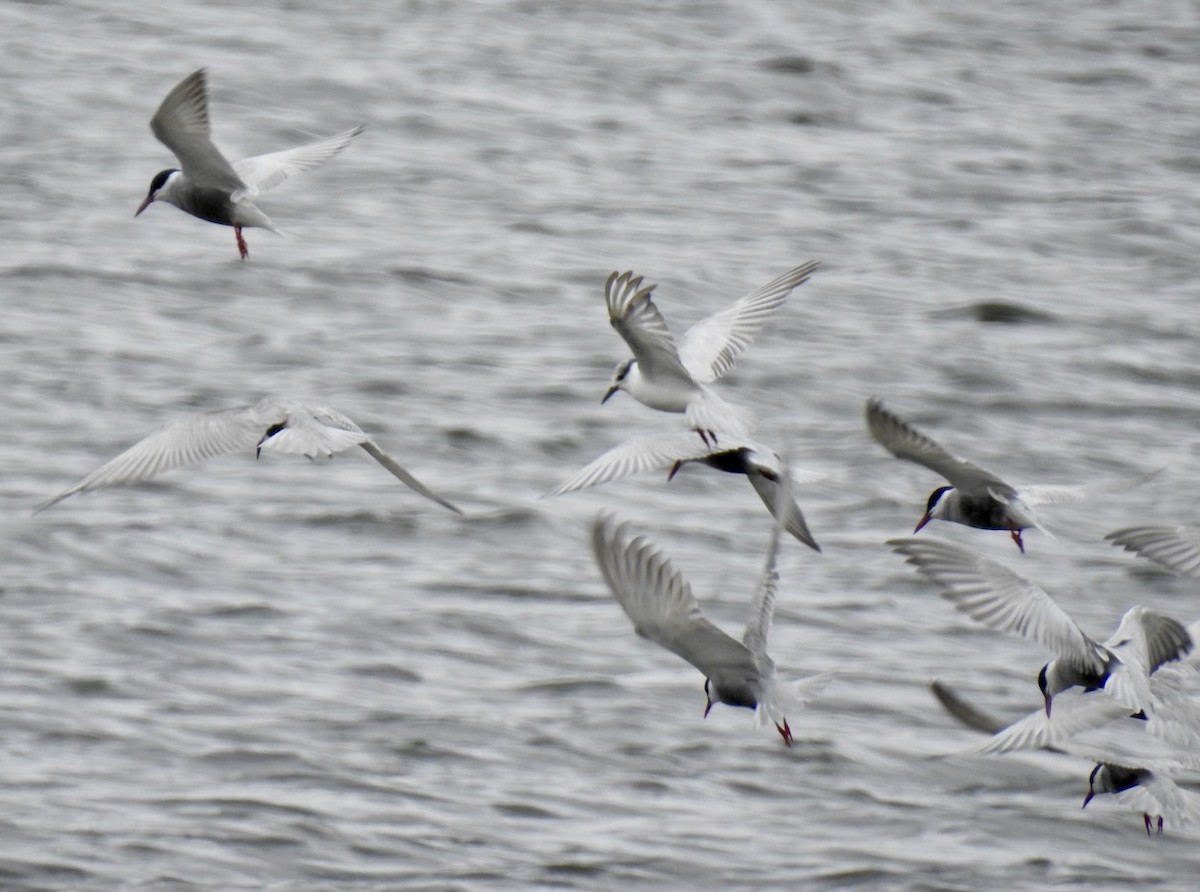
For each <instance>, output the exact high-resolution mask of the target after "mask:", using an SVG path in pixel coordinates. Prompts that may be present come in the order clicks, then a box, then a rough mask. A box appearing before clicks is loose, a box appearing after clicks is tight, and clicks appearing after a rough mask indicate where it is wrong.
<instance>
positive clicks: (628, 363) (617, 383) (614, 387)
mask: <svg viewBox="0 0 1200 892" xmlns="http://www.w3.org/2000/svg"><path fill="white" fill-rule="evenodd" d="M635 365H637V360H636V359H632V358H630V359H626V360H625V361H624V362H622V363H620V364H619V365H618V366H617V367H616V369H615V370H613V376H612V381H610V382H609V385H608V390H607V391H606V392H605V394H604V399H602V400H600V405H604V404H605V403H607V402H608V399H609V397H611V396H612V395H613V394H614V393H616V392H617V391H618V390H620V389H621V388H622V386H623V385H624V384H625V379H626V378H628V377H629V373H630V372H631V371H632V370H633V367H634V366H635Z"/></svg>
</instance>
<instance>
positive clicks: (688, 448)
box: [546, 431, 823, 551]
mask: <svg viewBox="0 0 1200 892" xmlns="http://www.w3.org/2000/svg"><path fill="white" fill-rule="evenodd" d="M693 462H694V463H697V464H703V465H708V466H709V467H710V468H715V469H717V470H718V471H725V472H727V473H730V474H742V475H744V476H745V477H746V479H747V480H749V481H750V485H751V486H752V487H754V491H755V492H756V493H758V496H759V498H760V499H762V501H763V504H764V505H766V506H767V510H768V511H770V512H771V514H772V516H774V517H775V518H776V519H777V520H778V521H779V522H780V523H782V524H783V527H784V529H786V530H787V531H788V532H789V533H791V534H792V535H793V536H795V537H796V538H797V539H798V540H800V541H801V542H803V543H804V544H805V545H807V546H808V547H809V548H812V549H814V550H816V551H820V550H821V546H819V545H818V544H817V541H816V539H814V538H813V536H812V533H810V532H809V530H808V524H807V523H806V522H805V520H804V514H803V513H802V512H801V511H800V506H799V505H797V504H796V500H795V499H794V498H792V496H791V495H790V493H789V494H787V495H786V497H785V496H784V494H783V492H782V490H781V487H780V482H781V480H782V479H783V474H784V469H783V462H782V460H781V459H780V457H779V456H778V455H777V454H776V453H775V452H773V451H772V450H770V449H768V448H766V447H764V446H762V445H760V444H757V443H754V442H752V441H750V440H744V439H741V438H738V437H729V436H723V437H722V438H721V445H720V446H712V445H708V444H705V443H703V442H701V441H700V439H699V438H698V437H696V435H695V434H694V433H693V432H692V431H670V432H669V433H665V434H651V435H649V436H645V437H634V438H633V439H630V440H626V441H625V442H624V443H621V444H619V445H617V446H614V447H613V448H612V449H610V450H608V452H605V453H604V454H603V455H601V456H600V457H599V458H597V459H595V460H594V461H592V462H591V463H590V464H588V465H587V466H586V467H584V468H583V470H581V471H580V472H579V473H577V474H576V475H575V476H573V477H572V478H571V479H570V480H568V481H566V482H565V483H563V484H561V485H560V486H558V487H556V488H555V489H553V490H551V491H550V492H548V493H546V495H547V496H557V495H562V494H564V493H568V492H574V491H576V490H579V489H585V488H587V487H589V486H597V485H599V484H601V483H608V482H610V481H612V480H620V479H621V478H623V477H629V476H632V475H634V474H640V473H643V472H645V471H652V470H658V469H666V468H669V469H670V473H669V474H668V476H667V479H668V480H671V479H673V478H674V477H675V475H676V474H677V473H678V472H679V470H680V469H681V468H682V467H683V466H684V465H685V464H689V463H693ZM822 476H823V475H820V474H809V473H803V472H797V471H796V470H795V469H792V471H791V473H790V477H791V480H792V481H793V482H797V481H812V480H818V479H820V478H821V477H822ZM789 489H790V488H789Z"/></svg>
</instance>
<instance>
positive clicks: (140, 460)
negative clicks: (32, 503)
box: [34, 401, 286, 512]
mask: <svg viewBox="0 0 1200 892" xmlns="http://www.w3.org/2000/svg"><path fill="white" fill-rule="evenodd" d="M268 405H274V404H268V403H267V402H266V401H264V402H263V403H259V404H258V405H255V406H242V407H240V408H236V409H221V410H219V411H216V412H207V413H205V414H203V415H193V416H189V417H187V418H177V419H176V420H174V421H172V422H170V423H168V424H166V425H164V426H163V427H161V428H159V429H158V430H157V431H155V432H154V433H152V434H151V435H150V436H148V437H146V438H145V439H144V440H141V441H140V442H138V443H135V444H134V445H133V446H130V447H129V448H128V449H126V450H125V451H124V452H122V453H121V454H120V455H118V456H117V457H116V458H114V459H112V460H111V461H109V462H108V463H106V464H104V465H102V466H101V467H99V468H97V469H96V470H95V471H92V473H90V474H88V475H87V476H86V477H84V478H83V479H82V480H80V481H79V482H78V483H76V484H75V485H74V486H72V487H70V488H69V489H65V490H63V491H62V492H60V493H59V494H58V495H56V496H55V497H54V498H52V499H49V500H48V501H45V502H42V503H41V504H40V505H38V506H37V508H36V509H34V510H35V512H37V511H43V510H45V509H46V508H49V507H50V506H51V505H54V504H55V503H57V502H61V501H62V500H63V499H65V498H66V497H67V496H70V495H74V494H75V493H77V492H88V491H89V490H93V489H100V488H102V487H106V486H127V485H130V484H133V483H140V482H142V481H144V480H149V479H150V478H151V477H154V476H156V475H158V474H161V473H163V472H164V471H169V470H171V469H172V468H178V467H181V466H182V465H187V464H192V463H193V462H198V461H203V460H204V459H206V458H213V457H215V456H218V455H227V454H229V453H231V452H239V451H241V450H246V451H247V452H248V451H249V450H251V449H253V448H254V447H255V445H256V444H257V443H258V441H259V439H260V438H261V437H262V436H263V434H264V432H265V431H266V429H267V427H268V425H270V424H271V420H270V417H269V415H268V414H267V413H264V412H263V409H264V408H265V407H266V406H268ZM285 417H286V413H285V412H283V411H281V410H279V411H278V421H279V422H282V421H283V420H284V418H285Z"/></svg>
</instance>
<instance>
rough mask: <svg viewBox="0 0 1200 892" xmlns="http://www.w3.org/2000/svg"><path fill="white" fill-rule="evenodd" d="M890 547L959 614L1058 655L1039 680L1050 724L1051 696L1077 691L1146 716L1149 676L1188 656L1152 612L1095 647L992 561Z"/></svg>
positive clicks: (916, 542) (910, 544)
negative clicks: (1108, 699) (1101, 694)
mask: <svg viewBox="0 0 1200 892" xmlns="http://www.w3.org/2000/svg"><path fill="white" fill-rule="evenodd" d="M887 544H888V545H890V546H892V548H894V549H895V550H896V551H897V552H898V553H899V554H901V555H903V556H904V557H905V558H906V559H907V561H908V563H910V564H912V565H913V566H914V567H916V568H917V570H918V571H919V572H920V573H921V574H922V575H923V576H925V577H926V578H927V579H929V580H930V581H931V582H933V583H934V584H935V585H937V586H939V587H940V588H941V595H942V597H944V598H946V599H947V600H949V601H951V602H952V603H953V604H954V606H955V607H956V608H957V609H958V610H959V611H961V612H962V613H965V614H967V616H969V617H971V618H972V619H974V620H976V621H978V622H980V623H982V624H983V625H985V626H988V627H989V628H992V629H995V630H997V631H1000V632H1007V633H1009V634H1012V635H1018V636H1021V637H1023V638H1027V639H1029V640H1031V641H1035V642H1037V643H1038V644H1040V645H1042V647H1044V648H1046V649H1047V650H1049V651H1050V652H1051V653H1053V654H1054V655H1055V659H1053V660H1051V661H1050V662H1049V663H1047V664H1046V665H1045V666H1043V667H1042V670H1041V671H1040V672H1039V673H1038V688H1039V689H1040V690H1041V692H1042V697H1043V698H1044V700H1045V709H1046V715H1047V716H1049V715H1050V707H1051V703H1052V701H1053V699H1054V696H1055V695H1056V694H1058V693H1059V692H1060V691H1064V690H1066V689H1067V688H1070V687H1073V686H1076V685H1077V686H1079V687H1081V688H1083V689H1084V690H1085V691H1099V690H1103V691H1104V692H1105V694H1106V695H1107V696H1109V697H1111V698H1112V699H1113V701H1114V702H1115V703H1116V704H1118V705H1119V709H1118V710H1117V712H1118V713H1119V712H1120V711H1121V710H1128V711H1129V713H1138V712H1142V713H1145V714H1147V715H1150V714H1152V713H1153V711H1154V709H1155V706H1156V704H1157V702H1158V701H1157V700H1156V698H1155V696H1154V694H1153V692H1152V691H1151V688H1150V682H1149V676H1150V674H1151V673H1153V672H1154V671H1155V669H1157V668H1158V667H1159V666H1161V665H1162V664H1163V663H1167V662H1170V661H1172V660H1178V659H1181V658H1182V657H1184V656H1185V655H1186V654H1187V653H1188V652H1189V651H1190V650H1191V649H1192V638H1191V635H1190V634H1189V633H1188V630H1187V629H1186V628H1184V626H1183V625H1182V624H1181V623H1179V622H1178V621H1177V620H1174V619H1172V618H1171V617H1169V616H1165V615H1164V614H1162V613H1159V612H1158V611H1157V610H1151V609H1149V608H1147V607H1133V608H1130V610H1128V611H1127V612H1126V613H1125V615H1124V616H1123V617H1122V618H1121V623H1120V625H1119V626H1118V627H1117V631H1116V632H1115V633H1114V634H1113V635H1112V637H1111V638H1109V639H1108V640H1107V641H1105V642H1104V643H1103V644H1100V643H1098V642H1096V641H1094V640H1092V639H1091V638H1090V637H1088V635H1087V634H1086V633H1085V632H1084V631H1083V630H1082V629H1081V628H1080V627H1079V625H1078V624H1077V623H1076V622H1075V621H1074V620H1073V619H1071V617H1070V616H1068V615H1067V613H1066V611H1064V610H1063V609H1062V608H1061V607H1059V606H1058V604H1057V603H1056V602H1055V601H1054V599H1053V598H1051V597H1050V595H1048V594H1047V593H1046V592H1045V591H1043V590H1042V589H1041V588H1040V587H1039V586H1037V585H1035V584H1034V583H1033V582H1031V581H1029V580H1028V579H1026V578H1025V577H1024V576H1021V575H1020V574H1018V573H1016V572H1014V571H1012V570H1010V569H1008V568H1007V567H1005V566H1003V565H1002V564H998V563H996V562H995V561H993V560H991V559H990V558H986V557H984V556H983V555H981V554H977V553H976V552H973V551H969V550H967V549H965V548H963V547H961V546H959V545H954V544H951V543H949V542H942V541H939V540H937V539H892V540H890V541H889V542H888V543H887Z"/></svg>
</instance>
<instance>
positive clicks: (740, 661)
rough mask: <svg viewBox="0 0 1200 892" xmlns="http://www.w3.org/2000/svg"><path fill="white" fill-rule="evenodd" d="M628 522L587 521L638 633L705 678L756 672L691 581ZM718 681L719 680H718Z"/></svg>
mask: <svg viewBox="0 0 1200 892" xmlns="http://www.w3.org/2000/svg"><path fill="white" fill-rule="evenodd" d="M628 537H629V529H628V525H627V524H620V525H617V523H616V521H614V520H613V519H612V518H611V517H603V516H601V517H598V518H596V522H595V524H594V525H593V527H592V550H593V552H594V553H595V555H596V563H597V565H598V566H599V567H600V572H601V574H602V575H603V576H604V580H605V582H607V583H608V587H609V588H610V589H611V590H612V593H613V597H615V598H616V600H617V603H619V604H620V605H621V607H622V609H624V611H625V613H626V614H627V615H628V616H629V618H630V619H631V620H632V621H633V627H634V629H635V630H636V631H637V633H638V634H639V635H641V636H642V637H643V638H647V639H649V640H650V641H653V642H655V643H656V644H659V645H661V646H662V647H665V648H666V649H667V650H669V651H671V652H672V653H674V654H677V655H679V656H681V657H683V659H685V660H687V661H688V662H689V663H691V664H692V665H693V666H695V667H696V668H697V669H699V670H700V671H701V672H703V673H704V675H705V676H706V677H708V678H712V679H714V680H718V679H720V678H722V677H725V676H728V675H730V674H739V675H744V676H753V675H757V672H758V668H757V664H756V662H755V659H754V656H753V654H751V652H750V651H749V649H747V648H746V646H745V645H744V644H741V643H739V642H738V641H735V640H734V639H733V638H730V637H729V636H728V635H726V634H725V633H724V632H722V631H721V630H720V629H718V628H717V627H716V626H714V625H713V624H712V623H711V622H709V621H708V620H707V619H706V618H705V616H704V614H703V613H701V612H700V605H699V604H697V603H696V598H695V596H694V595H693V594H692V589H691V586H689V585H688V583H687V581H686V580H685V579H684V578H683V577H682V576H681V575H680V574H679V573H678V572H677V571H676V570H675V569H674V568H673V567H671V565H670V563H669V562H668V561H667V560H666V558H664V557H663V556H662V555H661V554H660V553H659V552H658V551H657V550H656V549H655V548H654V546H653V545H651V544H650V543H649V542H647V541H646V540H645V539H644V538H642V537H641V536H637V537H634V538H632V539H630V538H628ZM719 684H720V683H719V681H718V685H719Z"/></svg>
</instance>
